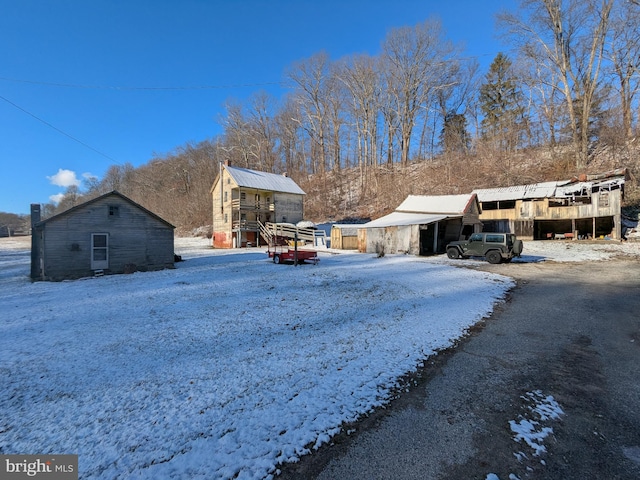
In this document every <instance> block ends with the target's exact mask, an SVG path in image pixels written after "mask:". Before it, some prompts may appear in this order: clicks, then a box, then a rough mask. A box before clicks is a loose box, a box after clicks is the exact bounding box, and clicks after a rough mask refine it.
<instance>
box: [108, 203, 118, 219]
mask: <svg viewBox="0 0 640 480" xmlns="http://www.w3.org/2000/svg"><path fill="white" fill-rule="evenodd" d="M109 216H110V217H119V216H120V207H118V206H117V205H109Z"/></svg>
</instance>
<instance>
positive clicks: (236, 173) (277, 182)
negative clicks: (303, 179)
mask: <svg viewBox="0 0 640 480" xmlns="http://www.w3.org/2000/svg"><path fill="white" fill-rule="evenodd" d="M224 168H225V170H226V171H227V173H229V175H231V178H233V180H234V182H236V184H237V185H238V186H239V187H243V188H255V189H258V190H269V191H272V192H281V193H295V194H298V195H306V194H305V192H304V191H303V190H302V189H301V188H300V187H299V186H298V184H297V183H296V182H294V181H293V179H291V178H289V177H286V176H284V175H278V174H276V173H267V172H259V171H257V170H249V169H246V168H238V167H230V166H227V165H225V166H224Z"/></svg>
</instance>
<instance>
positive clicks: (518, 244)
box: [513, 240, 522, 257]
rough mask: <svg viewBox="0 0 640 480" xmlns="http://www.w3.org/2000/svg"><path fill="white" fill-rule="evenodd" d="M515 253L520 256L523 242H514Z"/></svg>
mask: <svg viewBox="0 0 640 480" xmlns="http://www.w3.org/2000/svg"><path fill="white" fill-rule="evenodd" d="M513 253H515V254H516V256H518V257H519V256H520V254H521V253H522V240H516V241H515V242H513Z"/></svg>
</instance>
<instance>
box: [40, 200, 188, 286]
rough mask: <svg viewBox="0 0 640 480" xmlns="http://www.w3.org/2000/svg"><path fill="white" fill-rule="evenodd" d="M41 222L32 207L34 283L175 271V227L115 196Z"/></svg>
mask: <svg viewBox="0 0 640 480" xmlns="http://www.w3.org/2000/svg"><path fill="white" fill-rule="evenodd" d="M40 218H41V215H40V205H38V204H32V205H31V223H32V237H31V278H32V279H33V280H65V279H73V278H81V277H87V276H92V275H104V274H115V273H132V272H134V271H148V270H160V269H164V268H173V267H174V243H173V231H174V228H175V227H174V226H173V225H171V224H170V223H169V222H167V221H165V220H163V219H162V218H160V217H159V216H157V215H156V214H154V213H152V212H150V211H149V210H147V209H146V208H144V207H142V206H141V205H138V204H137V203H135V202H134V201H132V200H131V199H129V198H127V197H125V196H124V195H122V194H121V193H119V192H117V191H112V192H110V193H107V194H105V195H101V196H99V197H96V198H94V199H92V200H89V201H87V202H85V203H82V204H80V205H76V206H75V207H73V208H70V209H69V210H66V211H64V212H62V213H60V214H58V215H55V216H53V217H49V218H47V219H45V220H41V219H40Z"/></svg>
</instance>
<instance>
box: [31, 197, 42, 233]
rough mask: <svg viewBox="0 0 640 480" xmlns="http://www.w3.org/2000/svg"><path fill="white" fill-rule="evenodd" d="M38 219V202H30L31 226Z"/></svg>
mask: <svg viewBox="0 0 640 480" xmlns="http://www.w3.org/2000/svg"><path fill="white" fill-rule="evenodd" d="M39 221H40V204H39V203H32V204H31V228H33V226H34V225H35V224H36V223H38V222H39Z"/></svg>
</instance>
